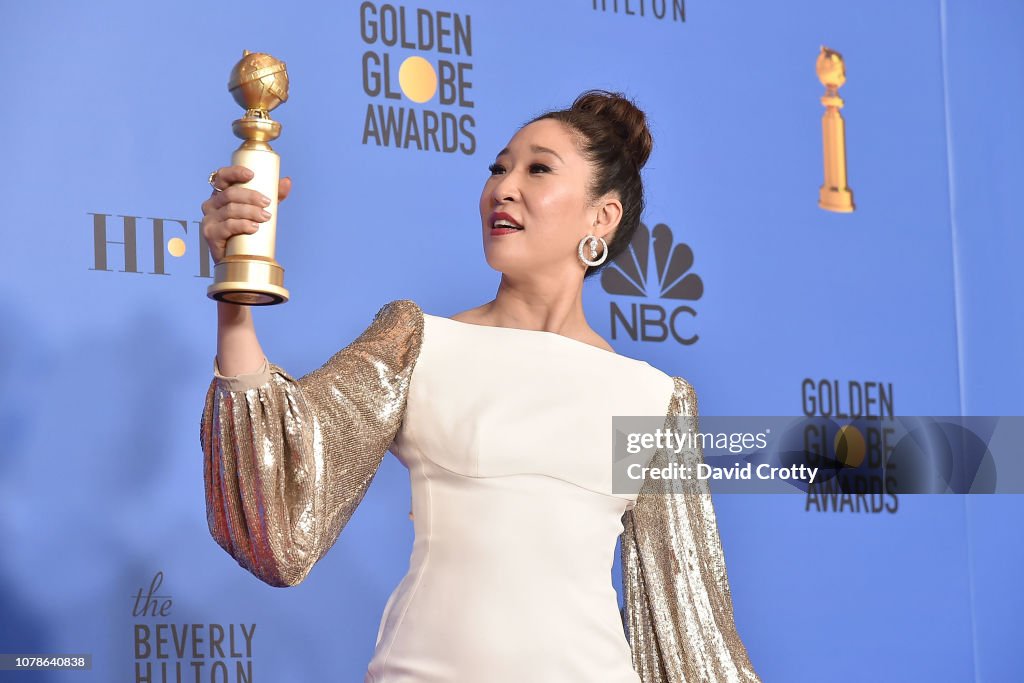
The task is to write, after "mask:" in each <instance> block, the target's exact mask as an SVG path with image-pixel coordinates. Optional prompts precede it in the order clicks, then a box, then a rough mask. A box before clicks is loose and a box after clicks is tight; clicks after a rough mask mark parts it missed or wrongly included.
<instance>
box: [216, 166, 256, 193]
mask: <svg viewBox="0 0 1024 683" xmlns="http://www.w3.org/2000/svg"><path fill="white" fill-rule="evenodd" d="M252 177H253V172H252V171H251V170H250V169H248V168H246V167H245V166H239V165H235V166H224V167H222V168H218V169H217V173H216V174H215V175H214V176H213V186H214V187H215V188H217V190H226V189H227V188H228V187H229V186H230V185H232V184H234V183H247V182H249V181H250V180H252ZM215 191H216V190H215Z"/></svg>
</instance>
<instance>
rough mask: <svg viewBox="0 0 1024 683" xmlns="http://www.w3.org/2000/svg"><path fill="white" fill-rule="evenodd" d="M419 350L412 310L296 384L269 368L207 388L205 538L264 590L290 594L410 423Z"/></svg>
mask: <svg viewBox="0 0 1024 683" xmlns="http://www.w3.org/2000/svg"><path fill="white" fill-rule="evenodd" d="M422 339H423V316H422V312H421V311H420V309H419V307H418V306H417V305H416V304H415V303H414V302H412V301H410V300H401V301H392V302H390V303H389V304H387V305H385V306H383V307H382V308H381V309H380V310H379V311H378V312H377V315H376V316H375V317H374V320H373V322H372V323H371V324H370V325H369V327H367V328H366V330H365V331H364V332H363V333H362V334H361V335H360V336H359V337H358V338H356V339H355V340H354V341H353V342H352V343H351V344H349V345H348V346H346V347H345V348H343V349H341V350H340V351H338V352H337V353H335V354H334V355H333V356H332V357H331V358H330V359H329V360H328V361H327V362H326V363H325V364H324V365H323V366H322V367H320V368H319V369H317V370H314V371H312V372H310V373H309V374H307V375H305V376H303V377H301V378H299V379H298V380H295V379H294V378H292V376H291V375H289V374H288V373H287V372H286V371H285V370H284V369H283V368H281V367H279V366H277V365H276V364H274V363H270V362H269V361H267V360H266V359H264V363H263V366H262V367H260V368H259V369H258V370H257V371H256V372H254V373H250V374H244V375H234V376H230V377H225V376H223V375H221V374H220V372H219V368H218V367H217V362H216V359H214V379H213V380H212V381H211V383H210V387H209V390H208V391H207V394H206V403H205V406H204V408H203V415H202V420H201V423H200V442H201V443H202V448H203V453H204V484H205V489H206V512H207V521H208V523H209V527H210V533H211V534H212V535H213V538H214V539H215V540H216V541H217V543H218V544H219V545H220V546H221V547H222V548H223V549H224V550H226V551H227V552H228V553H229V554H230V555H231V556H232V557H234V558H235V559H236V560H237V561H238V563H239V564H240V565H242V566H243V567H244V568H245V569H247V570H248V571H250V572H252V573H253V574H254V575H255V576H257V577H258V578H259V579H260V580H262V581H264V582H266V583H268V584H270V585H271V586H294V585H295V584H297V583H299V582H301V581H302V580H303V579H304V578H306V576H307V575H308V574H309V571H310V570H311V569H312V568H313V565H314V564H316V562H317V561H319V560H320V558H321V557H323V556H324V554H325V553H326V552H327V551H328V550H329V549H330V547H331V546H332V545H334V542H335V540H336V539H337V537H338V535H339V534H340V533H341V530H342V528H343V527H344V526H345V524H346V523H347V522H348V520H349V518H350V517H351V516H352V513H353V512H354V511H355V509H356V506H358V505H359V502H360V501H361V500H362V499H363V495H364V494H365V493H366V489H367V487H368V486H369V485H370V482H371V481H372V480H373V477H374V475H375V474H376V472H377V469H378V467H379V466H380V463H381V460H382V459H383V457H384V454H385V453H386V452H387V450H388V448H389V447H390V446H391V443H392V441H393V439H394V437H395V434H396V433H397V432H398V429H399V426H400V425H401V422H402V417H403V415H404V413H405V404H406V398H407V396H408V388H409V380H410V378H411V377H412V372H413V368H414V366H415V363H416V359H417V358H418V356H419V350H420V345H421V342H422Z"/></svg>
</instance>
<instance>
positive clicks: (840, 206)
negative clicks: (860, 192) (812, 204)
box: [818, 186, 855, 213]
mask: <svg viewBox="0 0 1024 683" xmlns="http://www.w3.org/2000/svg"><path fill="white" fill-rule="evenodd" d="M818 207H819V208H822V209H825V210H826V211H835V212H837V213H850V212H852V211H853V210H854V209H855V207H854V204H853V192H851V191H850V190H849V189H840V188H837V187H825V186H822V187H820V188H818Z"/></svg>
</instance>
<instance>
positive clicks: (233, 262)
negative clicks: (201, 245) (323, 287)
mask: <svg viewBox="0 0 1024 683" xmlns="http://www.w3.org/2000/svg"><path fill="white" fill-rule="evenodd" d="M213 279H214V282H213V284H212V285H210V286H209V287H207V288H206V296H208V297H210V298H211V299H216V300H217V301H223V302H225V303H229V304H240V305H242V306H272V305H274V304H283V303H285V302H286V301H288V297H289V294H288V290H287V289H285V288H284V287H283V286H282V285H283V284H284V268H282V267H281V265H280V264H279V263H278V262H277V261H274V260H273V259H268V258H266V257H263V256H251V255H242V254H235V255H233V256H225V257H224V258H223V259H221V261H220V262H219V263H217V264H216V265H215V266H214V267H213Z"/></svg>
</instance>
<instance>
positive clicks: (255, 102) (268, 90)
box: [206, 50, 288, 306]
mask: <svg viewBox="0 0 1024 683" xmlns="http://www.w3.org/2000/svg"><path fill="white" fill-rule="evenodd" d="M228 90H229V91H230V92H231V95H232V96H233V97H234V98H235V102H237V103H238V104H239V106H241V107H243V108H245V115H244V116H242V118H240V119H238V120H236V121H234V122H233V123H232V124H231V130H232V131H233V132H234V134H235V135H236V136H237V137H240V138H241V139H242V141H243V142H242V144H241V145H240V146H239V147H238V149H236V150H235V152H234V154H232V155H231V165H232V166H234V165H240V166H245V167H247V168H249V169H250V170H251V171H252V172H253V178H252V180H250V181H249V182H247V183H244V184H243V185H242V187H247V188H250V189H253V190H256V191H257V192H261V193H263V194H264V195H266V197H267V198H268V199H270V206H268V207H266V210H267V211H268V212H269V213H270V218H269V219H268V220H267V221H264V222H263V223H261V224H260V226H259V230H257V231H256V232H255V233H252V234H244V233H243V234H238V235H234V236H232V237H231V238H230V239H229V240H228V241H227V247H226V249H225V251H224V258H222V259H221V260H220V261H218V262H217V263H216V264H215V265H214V268H213V284H212V285H210V286H209V287H208V288H207V290H206V295H207V296H208V297H210V298H211V299H216V300H217V301H226V302H228V303H232V304H243V305H247V306H268V305H271V304H281V303H284V302H286V301H288V290H287V289H285V288H284V268H282V267H281V264H279V263H278V262H277V261H276V260H275V259H274V245H275V240H276V236H277V187H278V182H279V180H280V175H281V157H280V156H278V154H277V152H275V151H274V150H273V149H271V147H270V141H271V140H275V139H277V136H279V135H280V134H281V124H280V123H278V122H277V121H274V120H272V119H271V118H270V111H271V110H272V109H274V108H275V107H276V106H278V105H279V104H281V103H282V102H284V101H286V100H287V99H288V72H287V71H286V70H285V64H284V62H282V61H280V60H278V59H275V58H274V57H271V56H270V55H268V54H265V53H262V52H249V51H248V50H244V51H243V52H242V58H241V59H240V60H239V61H238V63H237V64H235V67H234V68H233V69H232V70H231V79H230V80H229V81H228Z"/></svg>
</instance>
